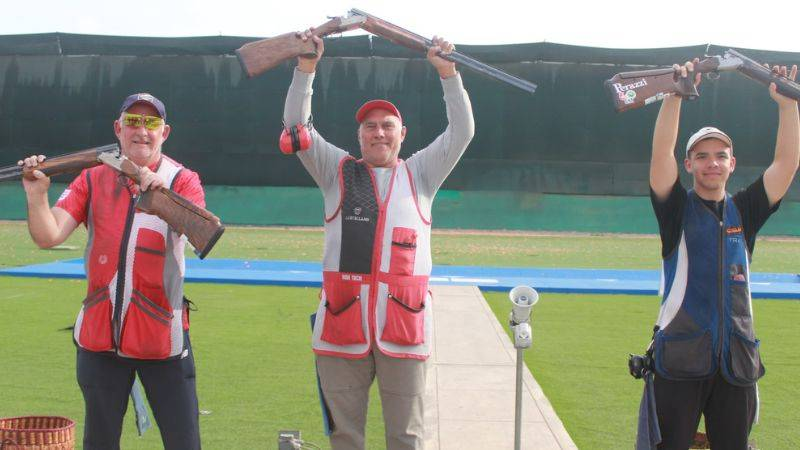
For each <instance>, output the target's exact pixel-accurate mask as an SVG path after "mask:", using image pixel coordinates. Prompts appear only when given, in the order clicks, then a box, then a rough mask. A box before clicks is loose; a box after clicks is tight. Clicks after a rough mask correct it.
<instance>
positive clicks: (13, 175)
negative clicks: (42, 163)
mask: <svg viewBox="0 0 800 450" xmlns="http://www.w3.org/2000/svg"><path fill="white" fill-rule="evenodd" d="M20 178H22V166H18V165H16V164H15V165H13V166H8V167H3V168H2V169H0V182H3V181H9V180H18V179H20Z"/></svg>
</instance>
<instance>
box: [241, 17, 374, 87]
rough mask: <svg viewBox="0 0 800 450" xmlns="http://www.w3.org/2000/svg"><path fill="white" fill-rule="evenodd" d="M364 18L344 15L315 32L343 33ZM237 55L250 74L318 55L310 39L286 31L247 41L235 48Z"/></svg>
mask: <svg viewBox="0 0 800 450" xmlns="http://www.w3.org/2000/svg"><path fill="white" fill-rule="evenodd" d="M360 23H361V20H360V19H359V20H355V21H351V20H349V19H343V18H341V17H334V18H333V19H331V20H329V21H327V22H325V23H323V24H322V25H320V26H318V27H316V28H314V31H313V32H312V33H313V34H314V35H315V36H319V37H325V36H328V35H329V34H333V33H343V32H345V31H347V30H351V29H353V28H358V26H359V24H360ZM236 56H237V57H238V58H239V62H240V63H241V64H242V69H243V70H244V71H245V73H247V76H248V77H250V78H252V77H254V76H256V75H260V74H262V73H264V72H266V71H268V70H269V69H272V68H273V67H275V66H277V65H278V64H280V63H282V62H284V61H286V60H288V59H291V58H296V57H298V56H301V57H304V58H316V56H317V49H316V46H315V45H314V42H313V41H312V40H310V39H308V40H306V41H303V40H302V39H300V38H299V37H297V34H296V33H286V34H281V35H280V36H275V37H271V38H267V39H261V40H259V41H253V42H248V43H247V44H244V45H243V46H241V47H240V48H239V49H238V50H236Z"/></svg>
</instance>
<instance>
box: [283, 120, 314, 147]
mask: <svg viewBox="0 0 800 450" xmlns="http://www.w3.org/2000/svg"><path fill="white" fill-rule="evenodd" d="M310 129H311V120H310V119H309V121H308V124H305V125H304V124H302V123H298V124H297V125H293V126H291V127H286V124H284V126H283V132H281V137H280V140H279V141H278V147H279V148H280V149H281V152H283V153H284V154H285V155H291V154H292V153H296V152H299V151H303V150H308V148H309V147H311V133H310V132H309V130H310Z"/></svg>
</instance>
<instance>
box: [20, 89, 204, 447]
mask: <svg viewBox="0 0 800 450" xmlns="http://www.w3.org/2000/svg"><path fill="white" fill-rule="evenodd" d="M166 117H167V114H166V109H165V108H164V104H163V103H162V102H161V100H159V99H157V98H156V97H154V96H153V95H151V94H147V93H140V94H133V95H130V96H128V97H127V98H126V99H125V101H124V102H123V104H122V107H121V108H120V112H119V117H118V118H117V120H115V121H114V133H115V134H116V136H117V139H118V140H119V144H120V149H121V151H122V154H123V155H124V156H126V157H127V158H128V159H130V160H131V161H133V162H134V163H136V165H138V166H139V167H140V168H141V171H140V175H141V181H140V183H139V184H138V185H136V184H134V183H133V182H132V181H131V180H130V179H128V178H126V177H124V176H122V175H120V174H119V173H117V172H116V171H114V170H113V169H112V168H110V167H108V166H106V165H100V166H97V167H93V168H90V169H85V170H83V171H82V172H81V173H80V175H78V177H77V178H75V180H74V181H73V182H72V183H70V185H69V187H68V188H67V189H66V190H65V191H64V193H63V194H61V197H60V198H59V200H58V201H57V202H56V205H55V206H54V207H53V208H50V205H49V202H48V197H47V191H48V188H49V186H50V179H49V178H48V177H46V176H45V175H44V174H43V173H42V172H40V171H36V170H35V171H34V175H35V177H36V180H32V181H31V180H27V179H23V185H24V188H25V193H26V196H27V200H28V228H29V230H30V234H31V237H32V238H33V240H34V242H35V243H36V244H37V245H38V246H39V247H41V248H50V247H53V246H56V245H58V244H60V243H62V242H64V240H66V239H67V238H68V237H69V235H70V234H71V233H72V232H73V231H74V230H75V228H77V226H78V225H79V224H81V223H83V224H85V226H86V227H87V229H88V234H89V240H88V243H87V248H86V259H85V267H86V279H87V284H88V289H87V294H86V298H85V299H84V300H83V306H82V308H81V309H80V312H79V313H78V318H77V320H76V322H75V331H74V335H73V338H74V341H75V344H76V345H77V347H78V354H77V363H76V367H77V376H78V384H79V385H80V387H81V391H82V392H83V397H84V400H85V403H86V418H85V425H84V426H85V428H84V437H83V448H84V449H85V450H94V449H97V450H101V449H102V450H108V449H119V440H120V435H121V432H122V421H123V417H124V416H125V411H126V409H127V406H128V394H129V393H130V391H131V385H132V383H133V380H134V377H135V375H136V374H137V373H138V375H139V378H140V379H141V381H142V385H143V386H144V388H145V392H146V394H147V398H148V400H149V403H150V406H151V408H152V410H153V415H154V417H155V420H156V423H157V424H158V427H159V429H160V431H161V437H162V440H163V443H164V448H165V449H169V450H177V449H187V450H193V449H199V448H200V433H199V427H198V415H199V414H198V406H197V393H196V388H195V369H194V358H193V355H192V349H191V344H190V342H189V316H188V309H187V305H186V303H185V300H184V297H183V274H184V267H185V266H184V256H183V255H184V246H185V242H186V238H185V237H184V236H181V235H179V234H178V233H177V232H175V231H174V230H172V229H171V228H170V227H169V226H168V225H167V223H166V222H164V221H163V220H161V219H160V218H158V217H157V216H154V215H151V214H146V213H144V212H142V211H139V210H137V209H136V200H137V199H138V197H139V194H140V193H141V192H142V191H146V190H148V189H155V188H158V187H161V186H168V187H170V189H172V190H173V191H175V192H177V193H178V194H180V195H181V196H183V197H184V198H186V199H188V200H189V201H191V202H193V203H195V204H196V205H198V206H205V196H204V193H203V188H202V186H201V185H200V178H199V177H198V175H197V174H196V173H195V172H192V171H191V170H189V169H186V168H184V167H183V166H182V165H180V164H179V163H177V162H176V161H174V160H172V159H170V158H168V157H167V156H165V155H163V154H162V152H161V146H162V144H163V143H164V141H166V139H167V137H169V134H170V126H169V125H167V124H166ZM44 159H45V157H44V156H43V155H38V156H31V157H29V158H26V159H25V160H24V161H20V164H23V165H25V166H27V167H31V168H35V167H36V166H37V165H38V163H40V162H42V161H43V160H44Z"/></svg>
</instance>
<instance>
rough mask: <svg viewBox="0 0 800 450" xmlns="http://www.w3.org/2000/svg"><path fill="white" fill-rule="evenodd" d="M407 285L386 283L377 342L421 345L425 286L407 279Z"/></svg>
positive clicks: (423, 338) (423, 328)
mask: <svg viewBox="0 0 800 450" xmlns="http://www.w3.org/2000/svg"><path fill="white" fill-rule="evenodd" d="M409 281H411V283H403V282H402V281H400V282H397V283H389V285H388V287H389V293H388V295H387V297H388V298H387V300H386V323H385V324H384V326H383V333H382V334H381V340H382V341H386V342H391V343H393V344H398V345H419V344H423V343H425V298H426V297H427V293H428V283H427V280H424V279H419V278H417V279H414V278H411V277H409Z"/></svg>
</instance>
